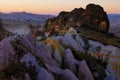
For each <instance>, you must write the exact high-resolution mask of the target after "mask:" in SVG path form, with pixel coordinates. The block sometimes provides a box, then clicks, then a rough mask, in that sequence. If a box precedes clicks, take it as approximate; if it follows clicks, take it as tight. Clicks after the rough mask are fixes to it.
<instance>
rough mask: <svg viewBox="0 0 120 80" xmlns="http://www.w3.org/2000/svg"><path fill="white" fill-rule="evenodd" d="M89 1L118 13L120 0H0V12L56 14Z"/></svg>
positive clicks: (111, 12)
mask: <svg viewBox="0 0 120 80" xmlns="http://www.w3.org/2000/svg"><path fill="white" fill-rule="evenodd" d="M89 3H95V4H99V5H101V6H102V7H104V10H105V11H106V12H107V13H108V14H120V0H0V12H7V13H8V12H21V11H26V12H31V13H37V14H52V15H57V14H58V13H59V12H61V11H71V10H73V9H74V8H80V7H83V8H85V7H86V5H87V4H89Z"/></svg>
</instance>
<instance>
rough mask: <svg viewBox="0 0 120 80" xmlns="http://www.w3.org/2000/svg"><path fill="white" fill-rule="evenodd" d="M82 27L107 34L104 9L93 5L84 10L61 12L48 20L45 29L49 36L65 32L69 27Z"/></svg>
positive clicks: (107, 25) (106, 19) (76, 9)
mask: <svg viewBox="0 0 120 80" xmlns="http://www.w3.org/2000/svg"><path fill="white" fill-rule="evenodd" d="M81 25H84V26H86V27H88V28H90V29H94V30H98V31H103V32H108V30H109V20H108V17H107V14H106V12H105V11H104V9H103V8H102V7H101V6H99V5H95V4H88V5H87V6H86V9H83V8H75V9H74V10H72V11H71V12H64V11H63V12H61V13H60V14H59V15H58V16H57V17H55V18H51V19H48V20H47V22H46V24H45V28H46V31H49V32H51V34H56V32H65V31H66V30H67V29H69V28H70V27H77V28H79V27H80V26H81Z"/></svg>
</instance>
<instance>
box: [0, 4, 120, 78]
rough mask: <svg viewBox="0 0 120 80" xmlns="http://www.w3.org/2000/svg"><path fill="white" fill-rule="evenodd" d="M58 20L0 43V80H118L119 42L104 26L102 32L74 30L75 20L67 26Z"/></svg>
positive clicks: (88, 27) (78, 27) (87, 28)
mask: <svg viewBox="0 0 120 80" xmlns="http://www.w3.org/2000/svg"><path fill="white" fill-rule="evenodd" d="M90 5H92V6H98V5H94V4H90ZM87 7H88V8H89V5H88V6H87ZM98 8H101V7H100V6H98ZM98 8H96V9H98ZM92 9H93V8H92ZM81 10H83V9H81ZM90 10H91V8H90ZM83 11H84V10H83ZM85 11H86V10H85ZM98 11H99V10H98ZM100 11H101V9H100ZM77 12H78V10H77ZM80 12H81V11H80ZM88 13H89V12H88ZM65 14H66V12H65ZM67 14H68V17H69V16H70V14H71V13H67ZM77 14H78V13H74V14H72V16H77ZM80 14H81V13H80ZM91 14H92V13H91ZM60 15H61V14H60ZM66 16H67V15H66ZM78 16H79V15H78ZM62 17H64V15H62V16H61V19H58V17H56V18H54V19H55V21H54V19H50V23H49V22H47V23H46V25H48V27H46V30H44V29H43V28H41V27H38V28H35V29H34V30H32V31H31V32H29V33H28V34H27V35H25V36H21V35H14V36H10V37H8V38H6V39H3V40H2V41H0V65H1V66H0V80H120V73H119V72H120V68H119V67H120V64H119V61H120V42H119V41H120V38H117V37H115V36H114V35H111V34H108V33H107V31H108V28H109V27H107V26H108V25H107V26H106V28H104V30H103V29H100V28H101V27H100V28H99V27H95V26H94V25H96V26H97V25H99V24H100V23H96V24H95V23H94V24H91V26H92V25H93V27H91V26H89V24H86V25H87V26H86V25H85V24H83V25H82V26H79V25H78V26H77V27H75V26H76V24H78V23H79V22H80V20H77V19H78V18H77V19H75V20H76V21H78V23H77V22H75V20H74V21H72V22H73V23H71V22H69V21H64V20H63V19H62ZM68 17H67V18H68ZM84 17H85V18H86V16H84ZM74 18H75V17H74ZM90 18H91V17H90ZM91 19H92V18H91ZM106 19H107V17H106ZM51 20H53V21H52V23H51ZM83 20H84V19H83ZM104 20H105V19H104ZM48 21H49V20H48ZM59 21H60V22H59ZM98 21H100V22H101V21H103V20H101V19H100V20H98ZM106 21H107V20H106ZM58 22H59V23H60V24H59V26H58V24H57V26H56V23H58ZM90 22H91V23H92V21H91V20H90ZM108 22H109V21H108ZM48 23H49V24H48ZM64 23H65V25H64ZM83 23H84V22H83ZM74 24H75V25H74ZM105 24H107V22H106V23H105ZM66 25H68V27H67V28H69V29H67V30H66ZM69 25H70V26H69ZM71 26H72V27H73V28H72V27H71ZM54 29H55V30H54ZM51 30H53V33H52V34H51V33H50V34H49V33H48V32H50V31H51ZM62 31H63V32H62ZM101 31H103V32H105V33H103V32H101ZM56 32H61V33H56Z"/></svg>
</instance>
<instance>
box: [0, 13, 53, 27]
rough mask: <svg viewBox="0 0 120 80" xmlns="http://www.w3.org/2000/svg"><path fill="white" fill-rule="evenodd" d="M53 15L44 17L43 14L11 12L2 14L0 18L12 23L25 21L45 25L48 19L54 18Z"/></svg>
mask: <svg viewBox="0 0 120 80" xmlns="http://www.w3.org/2000/svg"><path fill="white" fill-rule="evenodd" d="M52 17H54V16H52V15H42V14H33V13H27V12H11V13H2V12H0V18H1V19H3V20H12V21H24V22H27V23H31V24H33V25H35V24H38V23H41V24H44V23H45V21H46V20H47V19H48V18H52Z"/></svg>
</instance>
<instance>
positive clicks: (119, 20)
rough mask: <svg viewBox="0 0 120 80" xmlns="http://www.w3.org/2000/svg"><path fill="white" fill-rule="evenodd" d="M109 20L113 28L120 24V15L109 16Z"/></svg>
mask: <svg viewBox="0 0 120 80" xmlns="http://www.w3.org/2000/svg"><path fill="white" fill-rule="evenodd" d="M108 18H109V20H110V25H111V26H113V25H117V24H120V14H108Z"/></svg>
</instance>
